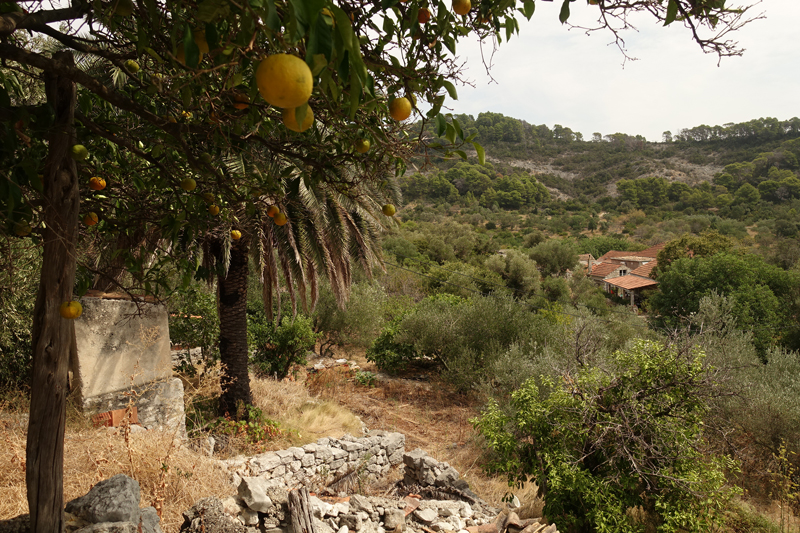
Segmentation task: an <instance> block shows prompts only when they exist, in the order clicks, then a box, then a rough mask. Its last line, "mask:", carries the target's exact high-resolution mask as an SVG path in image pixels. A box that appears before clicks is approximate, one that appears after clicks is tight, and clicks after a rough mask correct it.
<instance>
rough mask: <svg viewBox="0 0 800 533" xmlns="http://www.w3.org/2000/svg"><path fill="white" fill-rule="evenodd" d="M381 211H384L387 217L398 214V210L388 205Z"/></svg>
mask: <svg viewBox="0 0 800 533" xmlns="http://www.w3.org/2000/svg"><path fill="white" fill-rule="evenodd" d="M381 211H383V214H384V215H386V216H387V217H393V216H394V214H395V213H396V212H397V209H395V208H394V206H393V205H392V204H386V205H384V206H383V208H382V209H381Z"/></svg>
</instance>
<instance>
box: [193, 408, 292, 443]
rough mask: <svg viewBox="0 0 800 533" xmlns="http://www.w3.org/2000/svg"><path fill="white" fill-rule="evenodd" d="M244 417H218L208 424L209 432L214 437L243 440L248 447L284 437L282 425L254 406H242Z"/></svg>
mask: <svg viewBox="0 0 800 533" xmlns="http://www.w3.org/2000/svg"><path fill="white" fill-rule="evenodd" d="M241 408H242V410H243V411H245V412H244V413H243V416H237V417H236V419H235V420H234V419H232V418H231V417H218V418H216V419H214V420H212V421H210V422H209V423H208V426H207V428H206V429H207V431H208V432H209V433H211V434H212V435H228V436H230V437H236V438H239V439H242V440H243V443H244V445H246V446H255V447H258V446H262V445H264V444H266V443H268V442H269V441H271V440H275V439H276V438H278V437H280V436H281V435H283V433H284V432H283V431H282V430H281V429H280V424H278V423H277V422H275V421H274V420H270V419H269V418H267V417H265V416H264V413H263V412H262V411H261V409H260V408H258V407H256V406H254V405H244V406H241Z"/></svg>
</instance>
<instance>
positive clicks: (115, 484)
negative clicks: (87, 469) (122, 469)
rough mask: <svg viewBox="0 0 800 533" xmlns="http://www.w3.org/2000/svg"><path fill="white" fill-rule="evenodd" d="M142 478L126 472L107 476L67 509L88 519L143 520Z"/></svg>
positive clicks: (109, 520) (93, 521)
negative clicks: (110, 476) (135, 477)
mask: <svg viewBox="0 0 800 533" xmlns="http://www.w3.org/2000/svg"><path fill="white" fill-rule="evenodd" d="M140 500H141V491H140V490H139V482H138V481H136V480H134V479H131V478H129V477H128V476H126V475H125V474H117V475H116V476H114V477H112V478H109V479H104V480H103V481H101V482H99V483H98V484H97V485H95V486H94V487H92V490H90V491H89V492H88V493H87V494H86V495H85V496H81V497H80V498H76V499H74V500H72V501H70V502H69V503H67V506H66V511H67V512H68V513H72V514H73V515H75V516H78V517H80V518H83V519H84V520H86V521H87V522H90V523H92V524H97V523H101V522H132V523H136V524H137V525H138V522H139V501H140Z"/></svg>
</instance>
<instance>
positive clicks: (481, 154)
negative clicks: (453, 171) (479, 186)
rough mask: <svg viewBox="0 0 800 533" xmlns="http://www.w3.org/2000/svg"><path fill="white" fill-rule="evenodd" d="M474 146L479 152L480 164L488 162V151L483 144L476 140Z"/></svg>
mask: <svg viewBox="0 0 800 533" xmlns="http://www.w3.org/2000/svg"><path fill="white" fill-rule="evenodd" d="M472 146H474V147H475V151H476V152H477V153H478V164H479V165H485V164H486V152H484V150H483V146H481V145H480V144H478V143H476V142H474V143H472Z"/></svg>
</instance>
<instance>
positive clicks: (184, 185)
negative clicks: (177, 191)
mask: <svg viewBox="0 0 800 533" xmlns="http://www.w3.org/2000/svg"><path fill="white" fill-rule="evenodd" d="M196 188H197V182H196V181H194V179H193V178H184V180H183V181H182V182H181V189H183V190H184V191H186V192H192V191H193V190H195V189H196Z"/></svg>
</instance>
